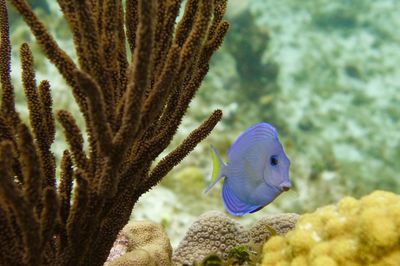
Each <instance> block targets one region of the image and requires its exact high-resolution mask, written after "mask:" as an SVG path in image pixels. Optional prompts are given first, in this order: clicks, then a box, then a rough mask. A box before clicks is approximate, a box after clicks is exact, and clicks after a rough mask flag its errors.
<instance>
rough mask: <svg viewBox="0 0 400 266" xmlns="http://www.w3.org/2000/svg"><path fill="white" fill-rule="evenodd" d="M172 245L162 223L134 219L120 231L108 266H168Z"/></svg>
mask: <svg viewBox="0 0 400 266" xmlns="http://www.w3.org/2000/svg"><path fill="white" fill-rule="evenodd" d="M171 256H172V247H171V244H170V242H169V238H168V236H167V235H166V233H165V232H164V229H163V228H162V226H161V225H158V224H155V223H152V222H149V221H133V222H130V223H128V224H127V225H126V226H125V227H124V228H123V229H122V231H121V232H120V235H119V236H118V239H117V241H116V242H115V243H114V247H113V248H112V250H111V252H110V255H109V258H108V260H107V263H106V264H105V265H107V266H168V265H171Z"/></svg>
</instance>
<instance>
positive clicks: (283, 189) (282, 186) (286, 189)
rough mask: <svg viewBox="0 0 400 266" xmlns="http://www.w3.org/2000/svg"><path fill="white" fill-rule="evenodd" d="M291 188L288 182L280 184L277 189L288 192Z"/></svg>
mask: <svg viewBox="0 0 400 266" xmlns="http://www.w3.org/2000/svg"><path fill="white" fill-rule="evenodd" d="M291 187H292V184H291V183H290V182H283V183H282V184H280V185H279V188H280V189H281V190H282V191H288V190H289V189H290V188H291Z"/></svg>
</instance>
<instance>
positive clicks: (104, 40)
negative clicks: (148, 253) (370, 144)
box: [0, 0, 228, 265]
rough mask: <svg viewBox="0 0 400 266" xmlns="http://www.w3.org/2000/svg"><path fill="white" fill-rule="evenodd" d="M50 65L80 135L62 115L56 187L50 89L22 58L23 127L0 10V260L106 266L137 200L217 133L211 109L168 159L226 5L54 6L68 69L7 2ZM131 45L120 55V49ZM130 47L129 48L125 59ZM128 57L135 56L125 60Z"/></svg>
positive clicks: (64, 1) (155, 1) (39, 27)
mask: <svg viewBox="0 0 400 266" xmlns="http://www.w3.org/2000/svg"><path fill="white" fill-rule="evenodd" d="M10 2H11V4H12V5H13V6H14V7H15V8H16V9H17V10H18V12H19V13H20V14H21V15H22V17H23V18H24V20H25V22H26V23H27V24H28V25H29V27H30V29H31V31H32V33H33V34H34V36H35V37H36V39H37V41H38V43H39V45H40V47H41V48H42V50H43V52H44V54H45V55H46V57H47V58H48V59H49V60H50V61H51V62H52V63H53V64H54V65H55V66H56V67H57V68H58V70H59V72H60V73H61V75H62V76H63V77H64V79H65V80H66V82H67V83H68V84H69V85H70V87H71V89H72V93H73V95H74V97H75V100H76V102H77V104H78V106H79V108H80V111H81V113H82V115H83V117H84V120H85V123H86V128H87V132H86V134H87V137H88V147H89V149H88V150H85V149H84V139H85V138H84V135H85V133H84V132H82V130H81V129H80V128H79V127H78V125H77V123H76V121H75V118H74V116H73V115H72V114H71V113H70V112H69V111H67V110H59V111H57V115H56V117H57V119H58V121H59V122H60V124H61V125H62V127H63V128H64V131H65V136H66V139H67V142H68V144H69V149H68V150H65V151H64V154H63V157H62V162H61V166H60V168H61V175H60V179H59V182H58V184H56V171H55V169H56V164H55V159H54V155H53V153H52V152H51V150H50V147H51V144H52V143H53V140H54V134H55V125H54V123H55V122H54V116H53V111H52V99H51V94H50V84H49V82H47V81H42V82H40V83H39V85H38V84H37V82H36V78H35V72H34V68H33V56H32V52H31V50H30V48H29V46H28V44H23V45H22V46H21V49H20V53H21V59H22V79H23V87H24V90H25V94H26V98H27V105H28V109H29V118H30V126H31V127H30V128H31V129H29V128H28V126H26V125H25V124H24V123H23V122H21V119H20V118H19V115H18V113H17V112H16V110H15V105H14V88H13V85H12V83H11V77H10V61H11V60H10V55H11V45H10V39H9V29H8V22H7V9H6V3H5V0H0V37H1V42H0V81H1V88H2V94H1V96H2V97H1V106H0V222H1V223H0V258H1V263H5V264H6V265H101V264H102V263H103V262H104V261H105V260H106V258H107V255H108V252H109V250H110V248H111V246H112V244H113V242H114V240H115V239H116V236H117V234H118V232H119V231H120V230H121V229H122V227H123V226H124V225H125V224H126V223H127V221H128V219H129V216H130V213H131V211H132V208H133V206H134V204H135V202H136V201H137V200H138V198H139V197H140V196H141V195H142V194H143V193H145V192H146V191H148V190H149V189H150V188H151V187H153V186H154V185H156V184H157V183H158V182H159V181H160V180H161V178H162V177H163V176H164V175H165V174H166V173H167V172H168V171H169V170H171V169H172V168H173V167H174V166H175V165H176V164H178V163H179V162H180V161H181V160H182V159H183V158H184V157H185V156H186V155H187V154H188V153H189V152H190V151H191V150H192V149H193V148H194V147H195V146H196V145H197V144H198V143H199V142H200V141H201V140H202V139H204V138H205V137H206V136H207V135H208V134H209V133H210V131H211V130H212V129H213V128H214V126H215V125H216V123H217V122H218V121H219V120H220V118H221V115H222V113H221V111H220V110H216V111H215V112H214V113H212V114H211V116H210V117H209V118H208V119H207V120H206V121H205V122H204V123H203V124H201V125H200V126H199V127H198V128H197V129H195V130H194V131H193V132H192V133H190V135H189V136H188V137H187V138H186V139H185V140H184V141H183V142H182V143H181V144H180V145H179V146H178V147H177V148H175V150H173V151H172V152H171V153H169V154H168V155H166V156H165V157H164V158H162V159H161V160H160V161H159V163H158V164H157V165H155V166H154V167H152V162H153V161H154V159H155V158H156V157H157V156H158V155H159V154H160V153H161V152H162V151H163V150H164V149H165V148H166V147H167V146H168V145H169V143H170V142H171V140H172V137H173V136H174V134H175V133H176V130H177V128H178V126H179V124H180V122H181V119H182V117H183V115H184V114H185V111H186V109H187V108H188V105H189V103H190V101H191V99H192V98H193V97H194V95H195V93H196V91H197V89H198V88H199V86H200V83H201V81H202V80H203V78H204V76H205V75H206V73H207V71H208V67H209V60H210V57H211V55H212V54H213V52H214V51H215V50H216V49H217V48H218V47H219V46H220V44H221V42H222V40H223V37H224V35H225V33H226V31H227V29H228V23H227V22H226V21H223V19H222V17H223V15H224V11H225V7H226V0H214V1H208V0H188V1H186V7H185V11H184V12H183V16H182V18H181V20H180V21H179V22H178V24H177V25H175V21H176V17H177V16H178V13H179V8H180V6H181V2H182V1H181V0H127V1H125V5H124V4H123V2H122V1H115V0H104V1H94V0H88V1H78V0H72V1H69V0H58V1H57V2H58V4H59V5H60V8H61V10H62V12H63V15H64V18H65V19H66V21H67V22H68V24H69V27H70V29H71V32H72V36H73V41H74V45H75V49H76V54H77V57H78V63H75V62H74V61H73V60H72V59H71V58H70V57H69V55H68V54H67V53H66V52H65V51H63V50H62V49H61V48H60V47H59V46H58V44H57V42H56V41H55V40H54V38H53V37H52V36H51V35H50V34H49V33H48V31H47V30H46V27H45V25H44V24H43V23H42V22H41V21H40V20H39V19H38V17H37V16H36V15H35V14H34V13H33V11H32V8H31V7H30V6H29V5H28V3H27V1H25V0H10ZM126 43H127V44H128V45H125V44H126ZM126 47H127V49H126ZM130 55H132V56H130Z"/></svg>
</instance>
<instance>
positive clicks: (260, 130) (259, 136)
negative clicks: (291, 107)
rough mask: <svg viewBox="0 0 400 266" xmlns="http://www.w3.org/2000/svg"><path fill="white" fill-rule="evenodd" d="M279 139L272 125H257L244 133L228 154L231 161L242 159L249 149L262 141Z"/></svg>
mask: <svg viewBox="0 0 400 266" xmlns="http://www.w3.org/2000/svg"><path fill="white" fill-rule="evenodd" d="M277 137H278V132H277V131H276V129H275V128H274V127H273V126H272V125H270V124H268V123H265V122H262V123H258V124H255V125H253V126H252V127H250V128H249V129H247V130H246V131H245V132H243V133H242V135H240V136H239V138H238V139H237V140H236V141H235V142H234V143H233V144H232V146H231V148H230V149H229V152H228V155H229V159H231V160H234V159H235V157H236V158H238V157H242V156H243V154H244V153H245V152H246V150H247V149H249V147H252V146H253V145H257V144H259V142H260V141H268V140H270V139H274V138H277Z"/></svg>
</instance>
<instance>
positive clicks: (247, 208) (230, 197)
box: [222, 182, 264, 216]
mask: <svg viewBox="0 0 400 266" xmlns="http://www.w3.org/2000/svg"><path fill="white" fill-rule="evenodd" d="M222 200H223V202H224V206H225V209H226V210H227V211H228V212H229V213H230V214H232V215H235V216H243V215H245V214H247V213H252V212H256V211H258V210H259V209H261V208H262V207H264V206H260V205H254V204H250V203H246V202H244V201H242V200H241V199H239V198H238V197H237V196H236V195H235V193H233V191H232V189H231V188H230V187H229V184H228V182H225V183H224V186H223V188H222Z"/></svg>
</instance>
